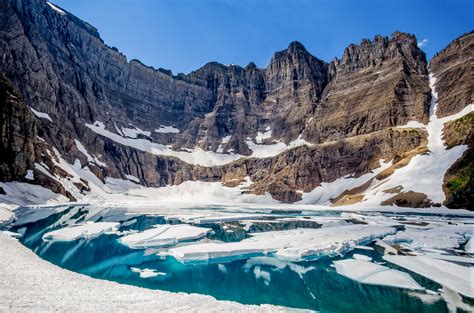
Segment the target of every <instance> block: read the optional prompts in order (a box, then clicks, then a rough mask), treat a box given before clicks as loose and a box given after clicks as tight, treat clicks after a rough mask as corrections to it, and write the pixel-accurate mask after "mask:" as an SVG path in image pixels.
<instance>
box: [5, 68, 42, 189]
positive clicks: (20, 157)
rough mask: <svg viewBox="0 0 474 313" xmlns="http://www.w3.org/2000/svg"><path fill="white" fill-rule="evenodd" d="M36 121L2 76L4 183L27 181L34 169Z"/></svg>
mask: <svg viewBox="0 0 474 313" xmlns="http://www.w3.org/2000/svg"><path fill="white" fill-rule="evenodd" d="M35 140H36V124H35V117H34V115H33V113H32V112H31V111H30V110H29V108H28V107H27V106H26V105H25V104H24V103H23V100H22V99H21V97H20V95H18V94H17V93H16V92H15V90H14V89H13V87H12V86H11V85H10V84H9V83H8V81H7V80H6V78H5V77H4V76H2V75H0V181H12V180H19V181H22V180H24V177H25V176H26V174H27V170H28V169H30V170H31V169H33V168H34V164H33V163H34V160H35V150H34V143H35Z"/></svg>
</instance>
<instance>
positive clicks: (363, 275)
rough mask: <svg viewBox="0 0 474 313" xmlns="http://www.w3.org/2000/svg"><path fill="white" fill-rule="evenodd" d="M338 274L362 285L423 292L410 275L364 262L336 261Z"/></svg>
mask: <svg viewBox="0 0 474 313" xmlns="http://www.w3.org/2000/svg"><path fill="white" fill-rule="evenodd" d="M333 263H334V266H335V267H336V271H337V273H338V274H340V275H342V276H345V277H347V278H349V279H352V280H355V281H357V282H359V283H362V284H369V285H380V286H389V287H396V288H405V289H411V290H423V289H424V288H423V287H421V286H420V285H419V284H418V283H417V282H416V281H415V280H414V279H413V278H412V277H411V276H410V275H409V274H407V273H404V272H400V271H397V270H394V269H390V268H388V267H386V266H382V265H379V264H375V263H371V262H367V261H363V260H351V259H347V260H341V261H334V262H333Z"/></svg>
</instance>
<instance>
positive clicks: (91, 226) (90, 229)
mask: <svg viewBox="0 0 474 313" xmlns="http://www.w3.org/2000/svg"><path fill="white" fill-rule="evenodd" d="M119 225H120V224H119V223H112V222H98V223H93V222H87V223H85V224H83V225H79V226H72V227H64V228H60V229H58V230H53V231H51V232H48V233H45V234H44V235H43V240H46V241H72V240H77V239H80V238H87V239H90V238H94V237H97V236H99V235H101V234H103V233H105V232H114V231H116V230H117V228H118V226H119Z"/></svg>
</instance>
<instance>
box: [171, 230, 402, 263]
mask: <svg viewBox="0 0 474 313" xmlns="http://www.w3.org/2000/svg"><path fill="white" fill-rule="evenodd" d="M395 232H396V230H395V229H394V228H391V227H385V226H372V225H370V226H368V225H351V226H340V227H327V228H318V229H311V228H310V229H308V228H301V229H293V230H284V231H271V232H263V233H256V234H252V237H251V238H247V239H244V240H242V241H240V242H230V243H214V242H211V243H197V244H193V245H187V246H181V247H175V248H171V249H169V250H168V251H166V252H164V254H165V255H171V256H173V257H174V258H175V259H177V260H178V261H181V262H184V263H186V262H203V261H204V262H207V261H210V260H223V259H234V258H246V257H249V256H258V255H274V256H276V257H277V258H279V259H281V260H287V261H302V260H306V259H317V258H320V257H323V256H329V257H333V256H336V255H341V254H344V253H346V252H348V251H350V250H352V249H354V247H355V246H356V245H357V244H359V243H363V242H369V241H371V240H373V239H376V238H380V237H383V236H386V235H388V234H394V233H395Z"/></svg>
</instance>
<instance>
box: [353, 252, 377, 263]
mask: <svg viewBox="0 0 474 313" xmlns="http://www.w3.org/2000/svg"><path fill="white" fill-rule="evenodd" d="M352 257H353V258H354V259H356V260H361V261H368V262H370V261H372V258H371V257H370V256H366V255H364V254H357V253H355V254H354V255H352Z"/></svg>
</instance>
